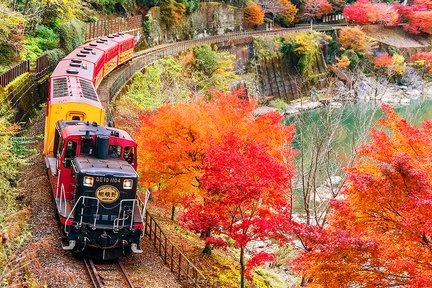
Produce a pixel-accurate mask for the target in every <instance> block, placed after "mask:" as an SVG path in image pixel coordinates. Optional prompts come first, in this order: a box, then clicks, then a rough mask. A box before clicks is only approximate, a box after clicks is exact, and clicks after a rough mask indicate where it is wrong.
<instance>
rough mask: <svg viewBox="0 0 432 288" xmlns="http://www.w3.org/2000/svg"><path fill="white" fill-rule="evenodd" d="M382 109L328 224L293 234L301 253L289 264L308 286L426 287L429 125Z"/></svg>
mask: <svg viewBox="0 0 432 288" xmlns="http://www.w3.org/2000/svg"><path fill="white" fill-rule="evenodd" d="M383 110H384V112H385V113H386V115H387V118H386V119H381V120H380V125H381V127H382V128H383V129H382V130H372V131H371V134H370V136H371V141H370V143H369V144H367V145H365V146H362V147H360V149H359V155H360V159H359V160H358V161H357V163H356V164H355V166H354V167H352V168H350V169H348V172H349V176H348V180H347V182H346V183H345V185H344V188H343V195H344V199H341V200H336V201H334V202H333V203H332V208H333V212H332V213H331V216H330V219H329V225H328V226H327V227H325V228H322V229H321V228H318V227H313V226H308V225H298V226H296V228H295V231H296V232H297V233H298V235H299V237H300V239H301V240H302V241H303V243H305V245H306V247H307V249H306V250H307V251H305V252H302V253H301V254H300V257H299V258H298V259H296V260H295V261H294V262H293V264H294V265H295V269H296V270H297V271H299V272H300V273H301V274H302V275H303V276H304V277H306V278H307V279H308V281H305V282H307V283H309V284H310V286H311V287H351V286H352V287H390V286H400V287H402V286H403V287H430V286H432V267H431V265H430V263H431V261H432V249H431V247H432V220H431V219H432V209H431V208H430V207H431V203H432V145H431V143H432V122H431V121H425V122H424V123H423V124H422V126H421V127H420V128H416V127H413V126H411V125H409V124H408V123H407V121H406V120H405V119H399V118H398V116H397V115H396V113H395V112H394V111H393V110H392V109H391V108H390V107H389V106H386V105H383Z"/></svg>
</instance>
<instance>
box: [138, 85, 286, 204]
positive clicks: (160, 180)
mask: <svg viewBox="0 0 432 288" xmlns="http://www.w3.org/2000/svg"><path fill="white" fill-rule="evenodd" d="M237 95H238V92H236V93H234V94H233V95H230V96H225V95H222V94H216V93H214V97H215V98H216V99H215V100H214V101H205V100H198V101H197V102H194V103H190V104H186V103H177V104H172V105H165V106H163V107H161V108H160V109H159V110H158V111H157V112H155V113H154V114H149V115H145V116H143V117H142V119H141V127H140V129H138V131H137V133H136V135H137V137H136V138H137V142H138V145H139V147H140V150H139V155H138V156H139V159H140V160H139V167H141V168H140V174H141V175H142V176H141V178H140V181H141V184H142V185H143V186H144V187H158V188H160V189H159V195H158V196H159V198H160V199H161V200H164V201H166V202H169V203H172V204H174V205H176V204H178V203H180V201H181V199H182V197H183V196H184V195H191V194H200V192H202V191H201V182H200V181H201V180H200V179H201V177H202V175H203V173H204V172H203V161H204V158H205V155H206V151H207V149H208V147H210V146H211V145H215V144H217V143H220V142H221V141H222V140H223V139H224V137H225V136H226V135H230V134H235V135H237V137H239V138H240V139H248V138H250V139H254V141H258V142H262V143H264V144H266V145H268V147H270V148H271V149H272V150H271V151H270V152H269V153H270V154H271V155H272V156H274V157H279V159H280V158H281V157H282V156H281V151H280V149H281V147H283V145H284V143H286V141H290V139H291V136H290V133H291V132H292V128H288V127H285V126H283V125H279V124H278V123H274V121H273V122H272V121H270V120H269V119H268V118H267V117H259V118H257V119H255V118H254V117H253V115H252V111H253V110H254V109H255V103H254V102H253V101H245V100H240V99H239V98H238V97H237Z"/></svg>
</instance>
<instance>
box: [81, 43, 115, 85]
mask: <svg viewBox="0 0 432 288" xmlns="http://www.w3.org/2000/svg"><path fill="white" fill-rule="evenodd" d="M88 45H89V47H92V48H93V49H97V50H100V51H102V52H103V53H104V57H103V63H104V69H103V77H105V76H106V75H108V74H109V73H110V72H111V71H112V70H114V69H115V68H116V67H117V65H118V58H119V53H118V43H117V42H115V41H111V40H108V39H107V38H100V39H99V40H96V41H93V42H91V43H90V44H88Z"/></svg>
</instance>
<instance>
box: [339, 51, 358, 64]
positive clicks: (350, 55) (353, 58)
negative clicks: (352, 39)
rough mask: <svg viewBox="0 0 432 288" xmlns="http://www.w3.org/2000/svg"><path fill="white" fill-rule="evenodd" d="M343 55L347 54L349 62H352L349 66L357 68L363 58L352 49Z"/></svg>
mask: <svg viewBox="0 0 432 288" xmlns="http://www.w3.org/2000/svg"><path fill="white" fill-rule="evenodd" d="M343 56H346V57H347V58H348V59H349V62H350V65H349V67H350V68H356V67H357V66H358V65H359V64H360V63H361V59H360V57H359V55H357V53H356V52H355V51H354V50H352V49H349V50H346V51H345V52H344V53H343V54H342V57H343Z"/></svg>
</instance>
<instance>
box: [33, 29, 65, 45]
mask: <svg viewBox="0 0 432 288" xmlns="http://www.w3.org/2000/svg"><path fill="white" fill-rule="evenodd" d="M36 37H37V39H38V40H37V41H38V43H39V46H40V47H41V49H42V50H44V51H45V50H50V49H54V48H57V45H58V43H59V40H60V38H59V35H58V34H57V33H56V32H55V31H54V30H53V29H51V28H49V27H47V26H45V25H40V26H39V27H38V28H37V30H36Z"/></svg>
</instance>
